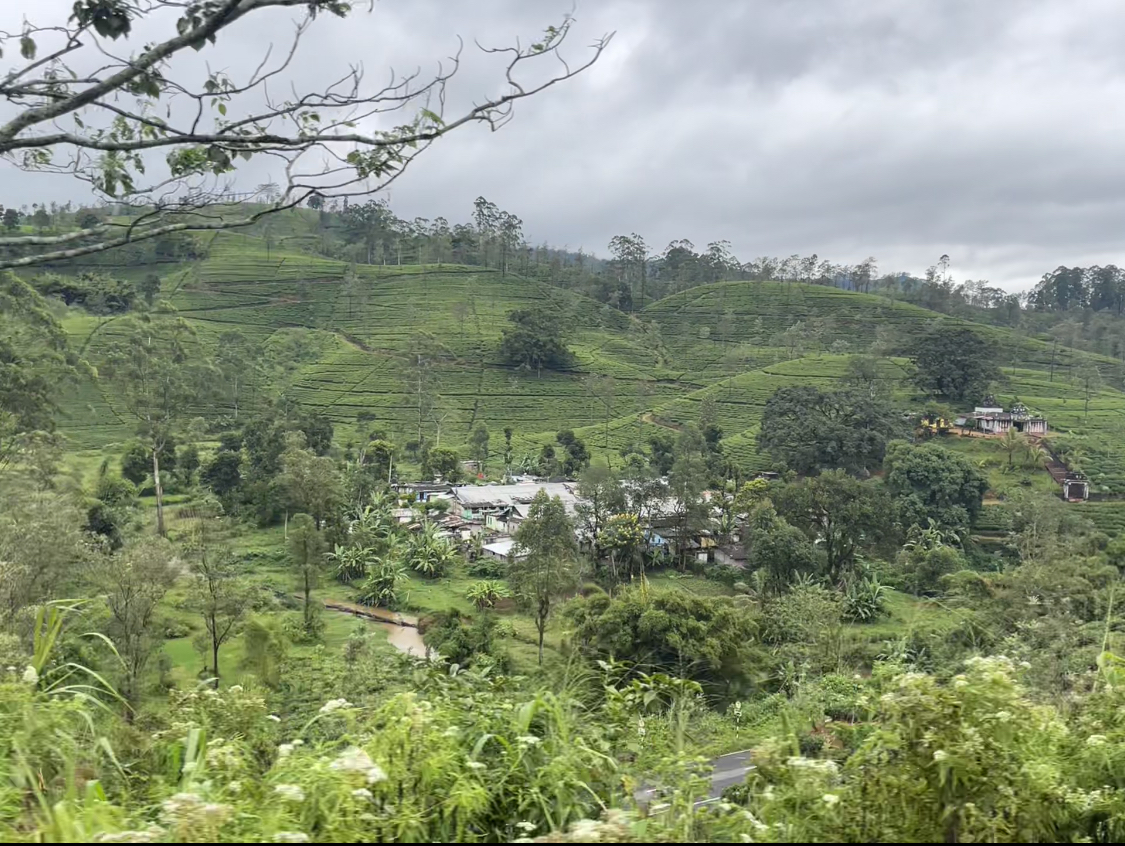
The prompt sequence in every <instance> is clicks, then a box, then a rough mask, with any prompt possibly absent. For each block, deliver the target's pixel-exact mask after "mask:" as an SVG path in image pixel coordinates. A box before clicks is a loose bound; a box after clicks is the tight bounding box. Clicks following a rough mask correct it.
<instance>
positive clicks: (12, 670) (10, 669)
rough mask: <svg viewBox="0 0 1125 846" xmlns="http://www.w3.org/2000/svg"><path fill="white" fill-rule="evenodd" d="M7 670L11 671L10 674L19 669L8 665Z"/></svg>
mask: <svg viewBox="0 0 1125 846" xmlns="http://www.w3.org/2000/svg"><path fill="white" fill-rule="evenodd" d="M8 672H9V673H11V674H12V675H15V674H16V673H18V672H19V670H17V669H16V668H15V667H11V666H10V667H8Z"/></svg>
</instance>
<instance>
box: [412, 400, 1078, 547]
mask: <svg viewBox="0 0 1125 846" xmlns="http://www.w3.org/2000/svg"><path fill="white" fill-rule="evenodd" d="M922 422H923V425H924V426H926V427H927V428H929V429H931V430H932V431H933V432H935V433H937V432H941V433H948V432H950V431H952V430H953V429H954V428H955V429H956V430H958V431H959V432H960V433H962V434H968V435H976V436H981V437H995V436H1000V435H1003V434H1004V433H1006V432H1008V431H1009V430H1012V429H1014V430H1015V431H1017V432H1021V433H1023V434H1026V435H1028V436H1029V437H1031V438H1036V439H1037V438H1040V437H1042V436H1043V435H1045V434H1046V433H1047V421H1046V419H1044V418H1043V417H1040V416H1037V415H1034V414H1032V413H1031V412H1030V411H1029V410H1028V409H1027V407H1026V406H1024V405H1020V404H1017V405H1014V406H1012V408H1010V409H1008V410H1007V411H1005V410H1004V408H1003V407H1001V406H997V405H995V404H994V403H989V404H986V405H983V406H977V407H976V408H974V409H973V412H972V413H971V414H965V415H963V416H961V417H957V418H956V419H955V420H953V421H946V420H944V419H939V418H929V417H927V418H923V421H922ZM1046 469H1047V471H1048V472H1049V473H1050V474H1051V476H1052V477H1053V478H1054V479H1055V481H1056V482H1058V483H1059V485H1060V486H1061V488H1062V497H1063V499H1065V500H1068V501H1070V502H1081V501H1084V500H1086V499H1087V498H1088V497H1089V494H1090V482H1089V480H1088V479H1087V478H1086V476H1084V475H1082V474H1081V473H1076V472H1073V471H1071V470H1070V469H1068V468H1067V467H1066V465H1064V464H1062V463H1061V462H1060V461H1058V460H1057V459H1055V458H1054V457H1052V458H1051V459H1050V460H1048V462H1047V465H1046ZM762 475H763V476H765V477H770V478H776V475H777V474H774V473H768V474H762ZM577 488H578V486H577V483H575V482H569V481H544V480H539V479H535V478H533V477H530V476H528V477H520V478H517V479H514V480H512V481H511V482H510V483H507V484H475V485H452V484H443V483H441V482H417V483H407V484H400V485H399V486H398V492H399V493H401V494H406V495H409V496H410V497H411V498H412V499H413V500H416V501H421V502H433V501H435V500H444V501H445V502H446V503H447V504H446V506H445V514H444V516H442V517H441V518H440V519H439V521H438V522H439V524H440V527H441V530H442V532H443V534H444V535H445V536H446V537H449V538H450V539H451V540H453V541H455V542H456V543H457V544H458V545H460V546H463V547H464V548H465V549H467V550H469V549H471V550H476V551H479V554H480V555H482V556H486V557H490V558H495V559H497V560H504V561H507V560H510V558H511V556H512V555H513V554H517V555H518V550H517V549H516V542H515V539H514V538H515V533H516V531H517V529H519V527H520V524H521V523H522V522H523V521H524V520H526V519H527V518H528V516H529V513H530V510H531V503H532V500H533V499H534V498H535V495H536V494H538V493H539V492H540V491H544V492H546V494H547V496H549V497H551V498H552V499H553V498H555V497H558V498H559V499H560V500H561V501H562V503H563V506H564V507H565V508H566V511H567V514H568V515H569V516H570V517H571V518H572V519H573V518H576V517H577V516H578V506H579V504H580V503H581V502H582V499H581V497H580V496H579V494H578V490H577ZM718 496H720V495H719V494H714V493H707V494H705V498H706V499H707V500H708V501H709V502H711V503H712V511H713V512H714V513H715V516H716V517H717V516H718V514H719V512H720V511H721V509H720V503H719V502H718V500H717V499H716V498H717V497H718ZM651 511H652V516H651V517H650V518H649V519H648V520H647V521H646V523H647V525H645V526H644V527H643V529H644V533H645V538H646V541H647V544H648V547H649V551H650V552H651V553H652V554H655V555H668V554H670V553H671V551H672V548H673V546H676V547H677V548H679V549H682V550H686V554H687V555H689V556H690V557H692V558H693V559H694V560H696V561H698V562H700V563H716V562H717V563H721V564H729V565H733V566H742V564H743V563H744V562H745V554H744V552H743V551H742V546H741V543H739V542H738V538H737V537H734V538H716V537H715V535H714V533H713V532H712V531H710V530H708V529H703V530H700V531H697V532H694V533H693V534H692V535H691V537H687V538H683V539H680V538H677V537H675V533H674V531H673V530H672V529H671V526H672V523H673V520H674V515H675V513H676V511H677V503H676V502H675V501H673V500H668V501H667V502H663V503H657V504H656V505H654V507H653V508H652V509H651ZM396 517H397V518H398V520H399V521H400V522H402V523H404V524H407V523H411V522H413V521H414V520H415V519H416V518H417V515H416V512H415V511H413V510H412V509H410V508H402V509H400V510H399V511H398V512H397V513H396ZM579 522H580V521H578V520H575V523H576V524H578V523H579ZM578 541H579V542H580V543H589V542H590V539H589V538H585V537H583V536H582V535H581V532H578Z"/></svg>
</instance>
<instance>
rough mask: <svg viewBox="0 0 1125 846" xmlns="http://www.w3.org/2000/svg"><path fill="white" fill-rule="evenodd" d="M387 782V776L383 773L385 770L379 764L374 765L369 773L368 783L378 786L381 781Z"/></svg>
mask: <svg viewBox="0 0 1125 846" xmlns="http://www.w3.org/2000/svg"><path fill="white" fill-rule="evenodd" d="M386 780H387V774H386V773H385V772H383V768H382V767H380V766H379V765H378V764H373V765H372V766H371V768H370V769H369V770H368V771H367V783H368V784H378V783H379V782H381V781H386Z"/></svg>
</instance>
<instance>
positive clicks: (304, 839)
mask: <svg viewBox="0 0 1125 846" xmlns="http://www.w3.org/2000/svg"><path fill="white" fill-rule="evenodd" d="M273 842H274V843H308V842H309V836H308V835H307V834H305V833H304V832H303V831H279V832H278V833H277V834H275V835H274V836H273Z"/></svg>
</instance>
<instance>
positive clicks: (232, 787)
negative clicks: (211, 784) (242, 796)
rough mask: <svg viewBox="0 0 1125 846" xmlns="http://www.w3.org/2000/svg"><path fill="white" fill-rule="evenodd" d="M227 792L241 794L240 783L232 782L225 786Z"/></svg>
mask: <svg viewBox="0 0 1125 846" xmlns="http://www.w3.org/2000/svg"><path fill="white" fill-rule="evenodd" d="M227 790H229V791H230V792H231V793H241V792H242V782H241V781H232V782H231V783H230V784H228V785H227Z"/></svg>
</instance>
